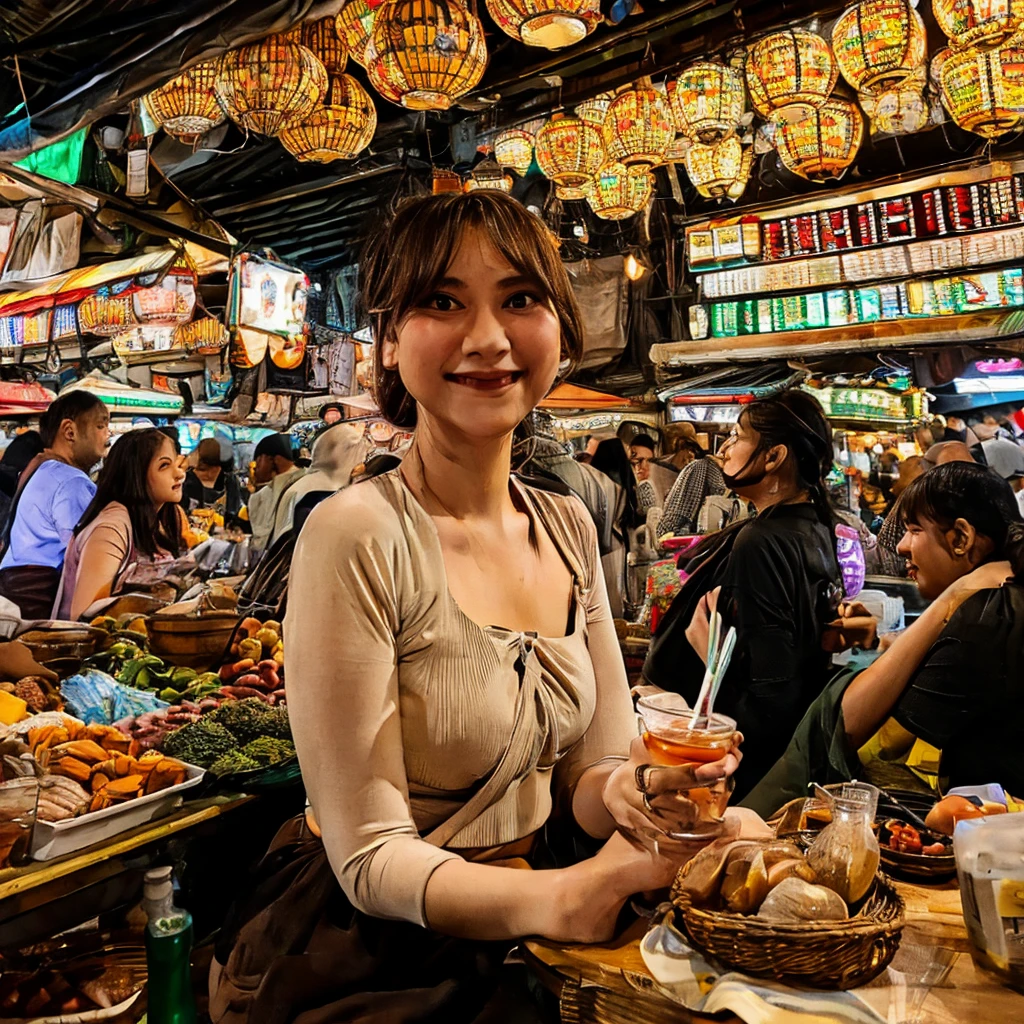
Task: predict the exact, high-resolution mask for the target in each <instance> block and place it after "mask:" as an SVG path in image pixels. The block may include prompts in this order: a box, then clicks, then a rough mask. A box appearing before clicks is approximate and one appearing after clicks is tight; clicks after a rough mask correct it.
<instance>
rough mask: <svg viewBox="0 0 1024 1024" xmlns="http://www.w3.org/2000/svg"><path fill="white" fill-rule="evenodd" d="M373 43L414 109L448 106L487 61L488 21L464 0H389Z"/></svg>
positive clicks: (473, 82)
mask: <svg viewBox="0 0 1024 1024" xmlns="http://www.w3.org/2000/svg"><path fill="white" fill-rule="evenodd" d="M372 45H373V49H374V51H375V53H376V54H377V56H378V57H379V59H380V61H381V72H382V74H383V76H384V77H385V78H386V79H387V81H388V82H389V83H390V85H391V86H392V88H393V89H394V91H395V92H397V93H399V94H400V95H401V98H402V99H401V102H402V106H404V107H406V108H408V109H409V110H447V109H448V108H449V107H450V106H451V105H452V101H453V100H455V99H457V98H458V97H459V96H463V95H465V94H466V93H467V92H469V91H470V89H473V88H474V87H475V86H476V85H478V84H479V82H480V79H481V78H482V77H483V73H484V69H485V68H486V67H487V44H486V42H485V40H484V30H483V26H482V25H481V24H480V22H479V21H478V20H477V19H476V18H475V17H474V16H473V15H472V14H470V13H469V11H467V10H466V8H465V7H463V6H462V4H461V3H460V2H459V0H385V2H384V3H383V4H382V5H381V6H380V7H379V8H378V9H377V14H376V17H375V18H374V22H373V39H372Z"/></svg>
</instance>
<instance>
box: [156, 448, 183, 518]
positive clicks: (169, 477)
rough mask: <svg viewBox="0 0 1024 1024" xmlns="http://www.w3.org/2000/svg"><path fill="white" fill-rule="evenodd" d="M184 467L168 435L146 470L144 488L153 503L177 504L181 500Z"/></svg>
mask: <svg viewBox="0 0 1024 1024" xmlns="http://www.w3.org/2000/svg"><path fill="white" fill-rule="evenodd" d="M184 479H185V468H184V465H183V462H182V459H181V456H179V455H178V453H177V452H176V451H175V450H174V444H173V443H172V442H171V439H170V438H169V437H168V438H166V439H165V440H164V442H163V443H162V444H161V445H160V447H159V448H158V449H157V451H156V454H155V455H154V456H153V458H152V459H151V460H150V463H149V469H148V470H147V471H146V489H147V490H148V491H149V496H150V498H151V499H152V501H153V504H154V505H157V506H159V505H166V504H167V503H168V502H172V503H174V504H177V503H178V502H179V501H181V485H182V482H183V481H184Z"/></svg>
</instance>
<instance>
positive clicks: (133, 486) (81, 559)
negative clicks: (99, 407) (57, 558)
mask: <svg viewBox="0 0 1024 1024" xmlns="http://www.w3.org/2000/svg"><path fill="white" fill-rule="evenodd" d="M184 480H185V469H184V466H183V465H182V459H181V457H180V456H179V455H178V452H177V448H176V447H175V444H174V442H173V441H172V440H171V439H170V438H169V437H167V435H166V434H163V433H161V432H160V431H159V430H156V429H149V430H133V431H131V432H130V433H128V434H125V435H124V436H123V437H121V438H120V439H119V440H118V441H117V443H116V444H115V445H114V446H113V448H111V449H110V453H109V455H108V456H107V458H106V460H105V461H104V463H103V468H102V469H101V470H100V474H99V477H98V478H97V481H96V494H95V496H94V497H93V499H92V501H91V502H90V503H89V507H88V508H87V509H86V510H85V512H84V513H83V514H82V518H81V519H80V520H79V522H78V525H77V526H76V527H75V532H74V536H73V537H72V539H71V542H70V544H69V545H68V551H67V558H66V559H65V560H64V572H63V575H62V577H61V581H60V589H59V592H58V594H57V600H56V603H55V605H54V618H58V619H69V620H77V619H79V618H80V617H81V616H82V615H83V614H84V613H86V612H87V611H88V609H89V608H90V606H91V605H92V604H93V603H94V602H96V601H99V600H101V599H103V598H107V597H111V596H112V595H115V594H117V593H119V592H120V591H121V590H122V588H123V587H124V585H125V583H126V581H127V580H128V579H129V578H130V575H131V573H132V572H133V570H134V569H135V568H136V567H137V566H138V565H139V564H140V563H142V562H147V563H159V562H170V561H172V560H173V559H174V558H176V557H177V556H178V554H179V553H180V552H181V551H182V550H183V548H184V542H183V541H182V536H181V528H182V516H181V512H180V511H179V508H178V503H179V502H180V501H181V489H182V484H183V483H184Z"/></svg>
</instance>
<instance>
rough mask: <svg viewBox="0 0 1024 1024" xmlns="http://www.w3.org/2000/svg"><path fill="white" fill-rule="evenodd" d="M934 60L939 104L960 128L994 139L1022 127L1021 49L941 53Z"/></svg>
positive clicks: (1023, 52)
mask: <svg viewBox="0 0 1024 1024" xmlns="http://www.w3.org/2000/svg"><path fill="white" fill-rule="evenodd" d="M935 60H937V61H939V62H940V63H941V70H940V72H939V87H940V92H941V94H942V104H943V106H944V107H945V108H946V109H947V110H948V111H949V114H950V116H951V117H952V118H953V120H954V121H955V122H956V123H957V124H958V125H959V126H960V127H961V128H964V129H966V130H967V131H969V132H974V134H975V135H980V136H982V137H983V138H986V139H995V138H998V137H999V136H1000V135H1005V134H1006V133H1007V132H1011V131H1016V130H1018V129H1019V128H1020V127H1021V126H1022V123H1024V80H1022V78H1021V74H1022V72H1024V47H1022V46H1020V45H1007V46H1003V47H1000V48H999V49H996V50H986V51H979V50H974V49H971V50H952V51H943V52H941V53H939V54H937V55H936V57H935Z"/></svg>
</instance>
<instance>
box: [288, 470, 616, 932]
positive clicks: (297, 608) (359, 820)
mask: <svg viewBox="0 0 1024 1024" xmlns="http://www.w3.org/2000/svg"><path fill="white" fill-rule="evenodd" d="M510 486H511V487H512V488H513V489H514V491H515V494H516V495H517V496H518V500H519V504H520V506H521V507H522V508H523V509H524V510H525V511H526V512H527V514H528V515H530V516H531V518H533V520H534V523H535V526H536V527H537V528H539V529H544V530H546V532H547V533H548V535H549V536H550V537H551V540H552V542H553V543H554V544H555V546H556V547H557V549H558V550H559V552H560V553H561V555H562V557H563V558H564V560H565V562H566V563H567V565H568V566H569V568H570V569H571V571H572V576H573V609H572V614H571V615H570V623H571V626H572V630H571V632H569V633H568V634H567V635H566V636H563V637H543V636H541V637H538V636H534V635H533V634H529V633H520V632H516V631H513V630H508V629H504V628H502V627H501V626H499V625H495V626H489V627H487V628H483V627H481V626H479V625H478V624H477V623H475V622H473V621H472V620H471V619H470V618H468V617H467V615H466V614H465V613H464V612H463V611H462V609H461V608H460V607H459V606H458V604H457V603H456V601H455V599H454V598H453V597H452V596H451V594H450V592H449V590H448V586H447V580H446V574H445V566H444V556H443V553H442V551H441V545H440V541H439V539H438V535H437V530H436V527H435V526H434V523H433V520H432V519H431V518H430V516H429V515H428V514H427V513H426V511H425V510H424V509H423V508H422V507H421V506H420V504H419V503H418V501H417V500H416V498H415V497H414V495H413V494H412V492H411V491H410V490H409V488H408V486H407V485H406V484H405V483H404V481H403V479H402V477H401V474H400V473H399V471H397V470H395V471H392V472H391V473H388V474H385V475H383V476H380V477H377V478H375V479H373V480H370V481H367V482H366V483H362V484H357V485H356V486H354V487H350V488H348V489H346V490H344V491H342V492H340V493H339V494H337V495H335V496H333V497H331V498H329V499H328V500H327V501H325V502H323V503H322V504H321V505H320V506H319V507H318V508H317V509H316V511H315V512H314V513H313V515H312V516H311V517H310V519H309V521H308V522H307V523H306V526H305V528H304V529H303V531H302V534H301V535H300V538H299V541H298V545H297V547H296V551H295V557H294V560H293V563H292V572H291V577H290V581H289V606H288V614H287V619H286V622H285V634H286V636H287V638H288V640H287V642H286V644H285V651H286V654H285V672H286V678H287V680H288V702H289V708H290V714H291V721H292V728H293V732H294V734H295V740H296V745H297V747H298V751H299V759H300V762H301V765H302V772H303V778H304V780H305V783H306V789H307V792H308V794H309V797H310V800H311V803H312V805H313V809H314V813H315V815H316V819H317V822H318V823H319V826H320V829H321V831H322V833H323V838H324V843H325V846H326V850H327V854H328V857H329V858H330V861H331V865H332V867H333V868H334V871H335V873H336V875H337V876H338V879H339V881H340V883H341V885H342V888H343V889H344V891H345V893H346V895H347V896H348V897H349V899H350V900H351V901H352V903H353V904H354V905H355V906H356V907H358V908H359V909H361V910H363V911H365V912H367V913H369V914H373V915H375V916H378V917H387V918H397V919H404V920H409V921H413V922H416V923H419V924H424V923H425V919H424V911H423V897H424V892H425V890H426V886H427V881H428V880H429V878H430V875H431V873H432V872H433V871H434V870H435V869H436V868H437V867H438V866H439V865H440V864H442V863H443V862H444V861H446V860H450V859H452V858H454V857H458V856H459V854H458V852H457V851H458V850H460V849H478V848H480V847H494V846H500V845H503V844H506V843H510V842H513V841H515V840H517V839H520V838H522V837H524V836H527V835H529V834H530V833H532V832H534V831H536V830H537V829H538V828H540V827H541V826H542V825H543V824H544V822H545V821H546V820H547V818H548V816H549V815H550V813H551V810H552V803H553V797H554V795H557V792H558V791H559V790H560V789H562V788H563V787H571V786H572V785H574V784H575V782H576V781H577V780H578V778H579V776H580V775H581V774H582V773H583V771H584V770H585V769H586V768H587V767H588V766H589V765H591V764H593V763H594V762H595V761H598V760H600V759H601V758H602V757H605V756H608V755H625V754H626V753H627V752H628V747H629V742H630V739H631V738H632V737H633V736H635V735H636V725H635V719H634V716H633V710H632V705H631V703H630V699H629V692H628V688H627V684H626V676H625V670H624V667H623V663H622V658H621V655H620V653H619V649H618V643H617V640H616V636H615V631H614V626H613V623H612V620H611V614H610V612H609V610H608V600H607V595H606V593H605V585H604V578H603V574H602V572H601V569H600V562H599V556H598V551H597V537H596V531H595V529H594V526H593V523H592V522H591V520H590V518H589V516H588V514H587V512H586V510H585V508H584V507H583V505H582V504H581V503H580V502H579V501H578V500H577V499H575V498H571V497H563V496H561V495H555V494H550V493H548V492H545V491H539V490H536V489H533V488H530V487H527V486H525V485H523V484H522V483H520V482H518V481H515V480H513V482H512V483H511V484H510ZM501 584H502V581H501V580H500V579H495V580H494V585H495V586H501ZM521 687H525V688H526V689H524V696H528V697H529V699H528V700H527V701H525V702H522V704H523V706H521V707H519V708H518V709H517V698H518V697H519V695H520V688H521ZM517 710H518V713H519V714H526V715H528V716H529V724H530V725H531V728H530V729H528V730H525V732H524V731H523V730H520V732H521V733H522V734H523V735H525V736H526V737H527V739H526V741H525V742H523V743H520V744H518V745H517V749H515V750H512V751H510V756H511V757H513V758H514V759H515V767H516V772H515V778H514V781H513V782H512V783H511V784H510V785H509V786H508V788H507V789H506V791H505V792H504V793H503V795H501V796H500V797H499V798H498V799H497V800H496V801H495V802H494V803H493V804H491V806H490V807H488V808H487V809H486V810H484V811H483V812H482V813H480V814H479V815H478V816H477V817H476V818H475V819H474V820H472V821H471V822H470V823H469V824H467V825H466V826H465V827H463V828H462V829H461V830H460V831H458V832H457V833H456V834H455V836H454V837H453V838H452V839H451V840H450V841H449V842H448V843H447V844H446V847H445V848H444V849H440V848H438V847H436V846H434V845H431V844H430V843H427V842H425V841H424V840H423V839H422V838H420V836H421V835H425V834H426V833H428V832H429V831H430V830H431V829H433V828H435V827H436V826H438V825H440V824H441V823H443V822H445V821H446V820H447V819H448V818H449V817H450V816H451V815H452V814H453V813H454V812H455V811H456V810H457V809H458V808H459V807H460V806H461V805H462V804H464V803H465V802H466V801H467V800H468V799H469V798H470V797H471V795H472V794H473V792H474V791H475V790H476V789H477V788H479V786H480V785H481V784H482V780H484V779H485V778H486V777H487V776H488V774H489V773H490V772H491V771H492V770H493V769H494V768H495V766H496V765H497V763H498V762H499V761H500V760H501V758H502V755H503V754H504V753H505V751H506V748H507V747H508V746H509V739H510V737H511V736H512V734H513V726H514V721H515V717H516V714H517Z"/></svg>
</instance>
